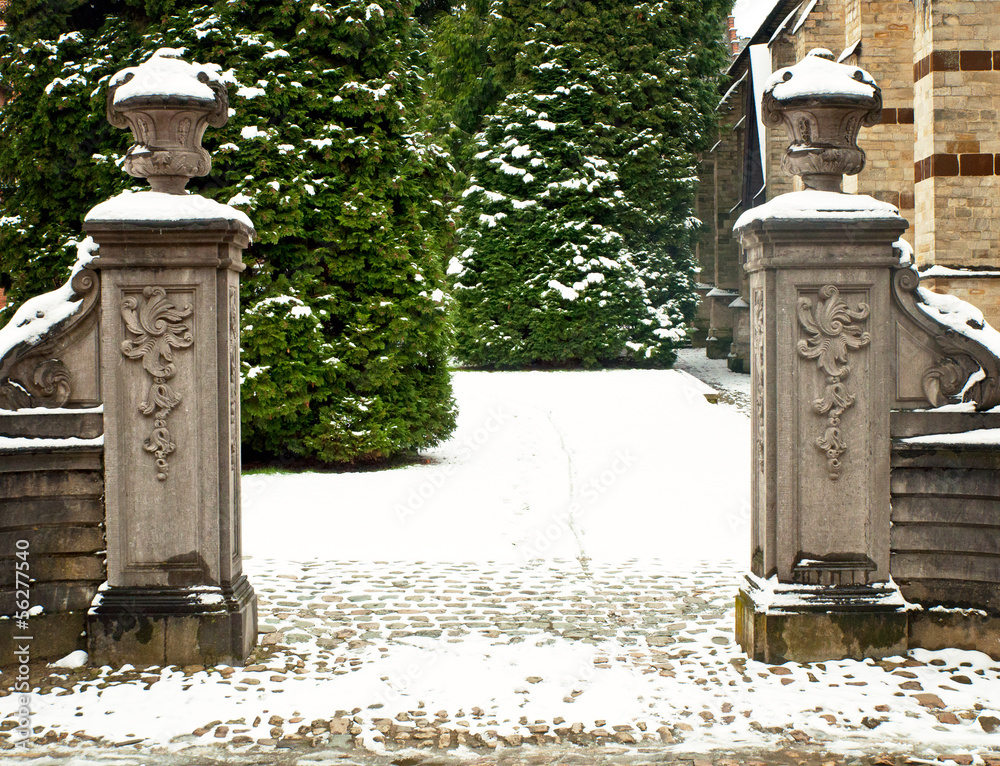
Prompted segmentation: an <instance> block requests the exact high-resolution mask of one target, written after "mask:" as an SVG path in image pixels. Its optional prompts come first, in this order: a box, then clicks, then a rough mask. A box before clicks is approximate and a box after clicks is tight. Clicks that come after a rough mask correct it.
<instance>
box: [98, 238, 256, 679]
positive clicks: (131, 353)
mask: <svg viewBox="0 0 1000 766" xmlns="http://www.w3.org/2000/svg"><path fill="white" fill-rule="evenodd" d="M85 228H86V231H87V233H88V234H90V235H91V236H93V237H94V239H95V241H96V242H97V243H98V244H99V245H100V251H99V253H100V255H99V258H98V259H97V260H96V261H95V262H94V267H95V268H96V269H98V270H99V271H100V272H101V275H102V290H103V295H102V306H103V312H102V320H101V322H102V325H101V339H102V340H101V369H102V375H103V379H102V386H103V391H104V396H105V446H106V453H105V455H106V457H105V480H106V513H107V517H106V518H107V550H108V558H107V566H108V586H107V589H106V590H105V591H104V592H103V593H102V594H101V596H100V598H99V602H98V603H96V604H95V607H94V608H93V609H92V610H91V622H92V629H91V632H92V634H93V635H92V636H91V637H90V641H91V652H92V653H95V654H96V655H97V659H98V660H99V661H100V658H101V657H102V656H104V657H108V658H110V660H109V661H111V662H112V664H113V662H114V658H115V657H119V656H120V657H122V658H129V659H128V661H129V662H133V663H135V662H136V661H142V660H145V661H147V662H150V663H152V664H164V663H171V664H184V663H198V664H204V663H205V662H207V661H227V662H234V661H235V662H242V661H243V659H244V658H245V657H246V655H247V654H248V653H249V651H250V648H251V647H252V646H253V643H254V641H255V639H256V606H255V602H254V599H253V590H252V588H250V586H249V584H248V583H247V581H246V577H245V576H244V575H243V569H242V551H241V545H240V528H239V522H240V457H239V445H240V433H239V428H240V427H239V423H240V405H239V272H240V271H242V269H243V264H242V261H241V253H242V250H243V248H245V247H246V246H247V245H248V244H249V241H250V236H251V230H250V229H248V228H247V227H246V226H245V225H244V224H243V223H242V222H240V221H234V220H222V219H217V220H195V221H178V222H164V221H160V222H157V221H113V220H110V221H109V220H99V221H90V222H88V223H87V224H86V227H85ZM150 626H152V635H153V638H152V640H147V641H143V640H142V639H141V638H140V637H139V634H140V633H142V631H143V630H144V629H146V630H147V631H149V630H150ZM160 628H162V630H161V629H160ZM130 631H131V632H130ZM132 632H134V633H135V634H136V639H135V641H131V642H130V641H129V636H130V635H131V634H132ZM122 634H124V637H123V636H122ZM116 635H117V637H116V638H115V637H114V636H116ZM181 635H185V636H187V638H185V639H184V640H177V637H178V636H181Z"/></svg>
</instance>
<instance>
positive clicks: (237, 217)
mask: <svg viewBox="0 0 1000 766" xmlns="http://www.w3.org/2000/svg"><path fill="white" fill-rule="evenodd" d="M220 218H222V219H224V220H227V221H239V222H240V223H242V224H245V225H246V226H247V227H249V228H250V229H251V230H253V223H252V222H251V221H250V218H249V217H248V216H247V214H246V213H244V212H243V211H242V210H236V209H235V208H232V207H230V206H229V205H223V204H222V203H221V202H216V201H215V200H214V199H208V198H207V197H202V196H201V195H200V194H165V193H164V192H154V191H141V192H133V191H124V192H122V193H121V194H119V195H118V196H117V197H112V198H111V199H109V200H107V201H105V202H102V203H101V204H99V205H97V206H96V207H94V208H92V209H91V211H90V212H89V213H87V217H86V218H85V219H84V220H86V221H202V220H205V221H208V220H218V219H220Z"/></svg>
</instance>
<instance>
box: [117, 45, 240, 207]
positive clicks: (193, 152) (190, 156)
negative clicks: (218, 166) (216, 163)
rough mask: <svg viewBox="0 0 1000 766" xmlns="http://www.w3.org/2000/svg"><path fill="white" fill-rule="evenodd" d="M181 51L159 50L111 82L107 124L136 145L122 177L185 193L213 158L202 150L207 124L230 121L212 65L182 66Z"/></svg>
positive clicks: (224, 93)
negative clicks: (125, 130)
mask: <svg viewBox="0 0 1000 766" xmlns="http://www.w3.org/2000/svg"><path fill="white" fill-rule="evenodd" d="M183 54H184V50H183V49H175V48H161V49H160V50H158V51H156V53H154V54H153V55H152V56H150V57H149V59H147V60H146V61H145V62H143V63H142V64H140V65H139V66H137V67H129V68H127V69H123V70H121V71H120V72H118V73H117V74H116V75H115V76H114V77H112V78H111V81H110V83H109V88H108V98H107V114H108V122H110V123H111V124H112V125H114V126H115V127H116V128H129V129H131V131H132V135H133V137H134V139H135V144H134V145H133V146H132V147H131V148H130V149H129V150H128V152H127V153H126V155H125V172H126V173H128V174H129V175H130V176H135V177H137V178H146V179H148V180H149V184H150V186H152V187H153V191H159V192H167V193H171V194H182V193H184V187H185V185H186V184H187V182H188V179H190V178H193V177H195V176H205V175H208V173H209V171H211V169H212V158H211V157H210V156H209V154H208V152H207V151H205V149H203V148H202V146H201V139H202V136H203V135H204V134H205V129H206V127H208V126H209V125H212V126H213V127H216V128H220V127H222V126H223V125H225V124H226V122H227V121H228V120H229V94H228V92H227V91H226V85H225V83H224V82H223V81H222V78H221V77H220V76H219V69H220V67H219V66H218V65H217V64H197V63H188V62H187V61H184V60H183V59H182V58H181V56H183Z"/></svg>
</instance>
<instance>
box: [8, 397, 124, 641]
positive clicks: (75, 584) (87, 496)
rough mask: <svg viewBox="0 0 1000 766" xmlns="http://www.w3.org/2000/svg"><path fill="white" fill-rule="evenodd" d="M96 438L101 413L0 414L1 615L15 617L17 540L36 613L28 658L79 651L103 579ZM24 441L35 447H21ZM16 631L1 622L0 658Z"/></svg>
mask: <svg viewBox="0 0 1000 766" xmlns="http://www.w3.org/2000/svg"><path fill="white" fill-rule="evenodd" d="M102 432H103V415H102V414H101V413H100V412H99V411H93V410H89V411H80V412H78V413H73V412H70V411H67V410H62V411H56V410H50V411H48V412H40V411H39V410H35V411H33V412H30V413H28V414H22V413H18V412H11V411H4V412H0V437H2V438H0V551H2V555H0V615H4V616H8V615H13V614H15V613H16V612H17V611H19V610H18V609H16V598H15V596H16V588H15V584H16V579H15V577H16V576H15V562H17V561H18V559H16V558H15V555H16V552H17V550H19V546H18V541H22V540H23V541H26V542H27V549H26V555H25V558H24V560H26V561H27V563H28V566H29V569H28V572H29V573H30V576H31V583H30V603H31V605H32V606H33V607H37V606H40V607H42V612H41V614H37V615H32V616H31V618H30V627H31V635H32V636H33V638H34V642H33V643H32V658H33V659H46V658H49V659H51V658H59V657H63V656H65V655H66V654H68V653H69V652H72V651H74V650H76V649H81V648H83V646H84V643H85V641H84V638H83V636H82V632H83V630H84V625H85V617H86V613H87V609H88V608H89V607H90V603H91V601H92V600H93V598H94V596H95V595H96V594H97V589H98V587H99V586H100V584H101V583H102V582H103V581H104V580H105V577H106V574H105V555H104V552H105V543H104V500H103V495H104V475H103V467H102V453H103V447H102V446H101V438H100V437H101V434H102ZM26 436H30V437H32V440H33V441H35V442H36V443H37V446H25V441H24V437H26ZM69 436H71V437H72V438H67V437H69ZM23 545H24V543H22V544H21V547H22V548H23ZM14 626H15V622H14V620H9V619H8V620H0V656H2V657H6V658H9V657H13V656H14V655H13V649H12V647H11V641H12V637H13V636H14V635H17V634H18V633H15V632H14Z"/></svg>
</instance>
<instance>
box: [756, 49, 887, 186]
mask: <svg viewBox="0 0 1000 766" xmlns="http://www.w3.org/2000/svg"><path fill="white" fill-rule="evenodd" d="M881 115H882V91H881V90H880V89H879V87H878V85H877V84H876V83H875V80H874V79H873V78H872V76H871V75H870V74H868V73H867V72H866V71H864V70H863V69H859V68H858V67H855V66H847V65H846V64H838V63H837V62H836V61H834V60H833V54H832V53H831V52H830V51H828V50H826V49H825V48H815V49H813V50H812V51H810V52H809V55H807V56H806V57H805V58H804V59H802V61H800V62H799V63H798V64H795V65H794V66H790V67H785V68H784V69H779V70H778V71H777V72H775V73H774V74H773V75H772V76H771V77H770V79H768V81H767V82H766V83H765V85H764V96H763V98H762V99H761V116H762V117H763V119H764V122H765V124H767V125H769V126H771V127H776V126H778V125H780V124H782V123H784V125H785V129H786V130H787V131H788V136H789V138H790V140H791V142H790V144H789V146H788V148H787V149H786V150H785V156H784V157H783V158H782V160H781V167H782V169H783V170H785V171H786V172H788V173H791V174H792V175H797V176H802V181H803V183H804V184H805V186H806V188H807V189H819V190H821V191H838V192H839V191H842V186H841V184H842V182H843V177H844V175H856V174H857V173H860V172H861V170H862V169H863V168H864V166H865V153H864V151H862V150H861V149H860V148H859V147H858V132H859V131H860V130H861V127H862V126H865V127H871V126H872V125H876V124H877V123H878V122H879V120H880V119H881Z"/></svg>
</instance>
